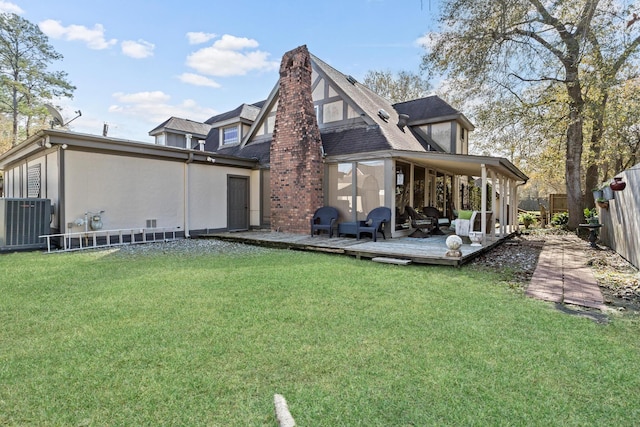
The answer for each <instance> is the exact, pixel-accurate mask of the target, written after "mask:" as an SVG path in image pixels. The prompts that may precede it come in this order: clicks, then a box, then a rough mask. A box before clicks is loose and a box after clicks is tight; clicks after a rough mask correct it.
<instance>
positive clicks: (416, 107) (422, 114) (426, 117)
mask: <svg viewBox="0 0 640 427" xmlns="http://www.w3.org/2000/svg"><path fill="white" fill-rule="evenodd" d="M393 107H394V108H395V109H396V111H397V112H398V113H400V114H407V115H408V116H409V125H414V124H416V125H417V124H423V123H435V122H438V121H444V120H452V119H457V120H459V121H460V122H461V123H463V124H464V125H465V127H466V128H467V129H473V125H472V124H471V122H469V120H468V119H467V118H466V117H465V116H464V114H462V113H461V112H460V111H458V110H456V109H455V108H453V107H452V106H451V105H449V104H447V102H445V101H444V100H443V99H442V98H440V97H439V96H438V95H430V96H427V97H425V98H420V99H414V100H412V101H406V102H399V103H397V104H393Z"/></svg>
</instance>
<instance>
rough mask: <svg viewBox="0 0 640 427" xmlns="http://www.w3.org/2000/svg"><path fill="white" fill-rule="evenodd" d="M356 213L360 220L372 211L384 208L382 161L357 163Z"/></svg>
mask: <svg viewBox="0 0 640 427" xmlns="http://www.w3.org/2000/svg"><path fill="white" fill-rule="evenodd" d="M357 177H358V178H357V181H358V213H362V217H363V218H362V219H364V218H366V216H367V214H368V213H369V212H371V211H372V210H373V209H375V208H377V207H380V206H384V161H382V160H377V161H372V162H360V163H358V174H357Z"/></svg>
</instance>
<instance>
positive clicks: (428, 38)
mask: <svg viewBox="0 0 640 427" xmlns="http://www.w3.org/2000/svg"><path fill="white" fill-rule="evenodd" d="M438 36H439V34H437V33H426V34H424V35H423V36H422V37H418V38H417V39H416V40H415V41H414V43H415V45H416V46H419V47H422V48H425V49H429V50H430V49H431V48H433V46H435V44H436V42H437V41H438Z"/></svg>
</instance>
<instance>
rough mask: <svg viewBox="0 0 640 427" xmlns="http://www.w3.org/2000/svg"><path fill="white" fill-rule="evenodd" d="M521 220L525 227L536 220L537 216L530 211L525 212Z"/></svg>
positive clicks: (521, 215)
mask: <svg viewBox="0 0 640 427" xmlns="http://www.w3.org/2000/svg"><path fill="white" fill-rule="evenodd" d="M519 219H520V222H522V224H523V225H524V228H529V226H530V225H531V224H533V222H534V221H535V217H534V216H533V214H532V213H530V212H523V213H521V214H520V218H519Z"/></svg>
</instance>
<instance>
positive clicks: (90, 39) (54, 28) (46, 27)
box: [38, 19, 117, 50]
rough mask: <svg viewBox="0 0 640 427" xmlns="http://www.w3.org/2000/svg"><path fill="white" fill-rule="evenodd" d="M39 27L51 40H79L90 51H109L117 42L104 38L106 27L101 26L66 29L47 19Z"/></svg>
mask: <svg viewBox="0 0 640 427" xmlns="http://www.w3.org/2000/svg"><path fill="white" fill-rule="evenodd" d="M38 26H39V27H40V30H41V31H42V32H43V33H45V34H46V35H47V36H49V37H51V38H54V39H62V40H68V41H76V40H79V41H82V42H85V43H86V44H87V47H89V48H90V49H95V50H101V49H107V48H108V47H110V46H113V45H114V44H116V42H117V40H116V39H111V40H106V39H105V38H104V27H103V26H102V25H101V24H95V25H94V26H93V28H87V27H85V26H84V25H69V26H68V27H65V26H63V25H62V24H61V23H60V21H54V20H53V19H47V20H45V21H42V22H40V23H39V24H38Z"/></svg>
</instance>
